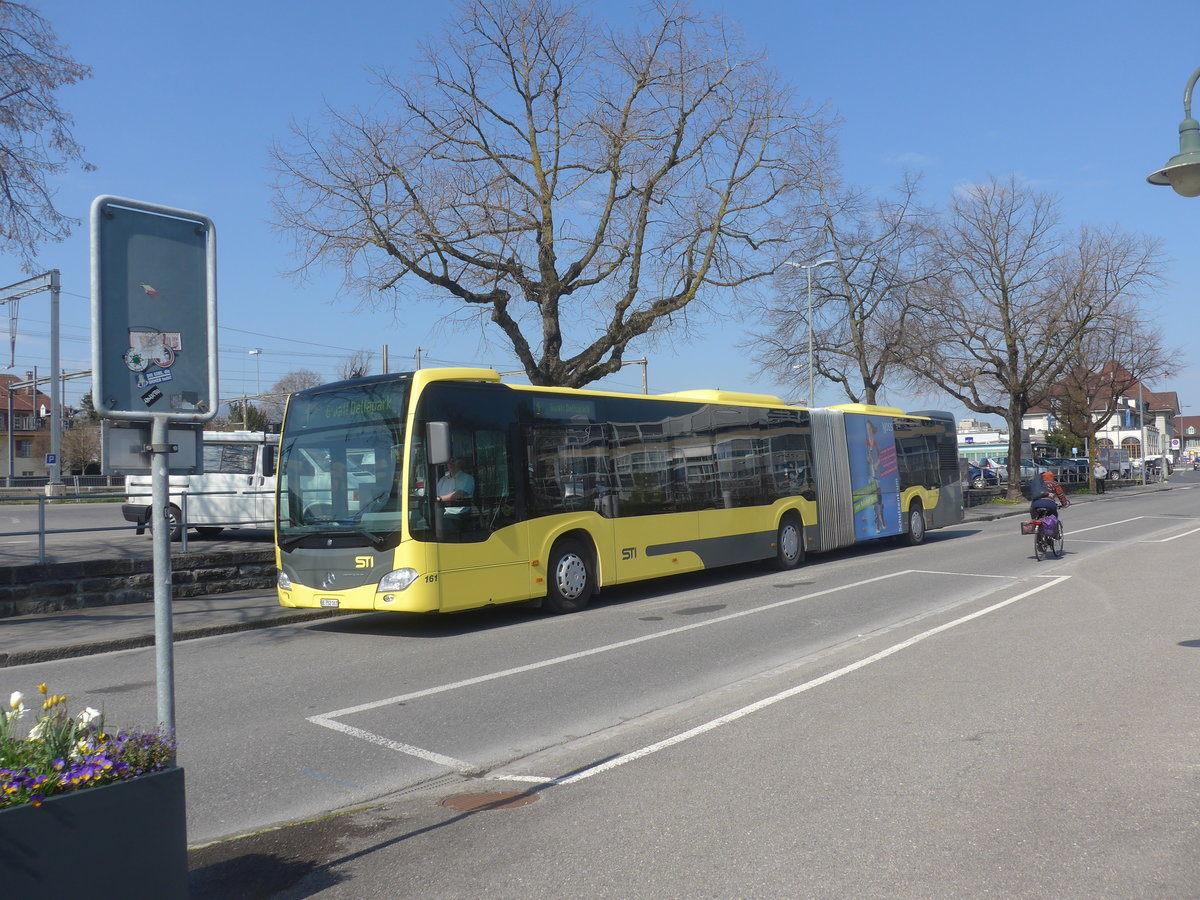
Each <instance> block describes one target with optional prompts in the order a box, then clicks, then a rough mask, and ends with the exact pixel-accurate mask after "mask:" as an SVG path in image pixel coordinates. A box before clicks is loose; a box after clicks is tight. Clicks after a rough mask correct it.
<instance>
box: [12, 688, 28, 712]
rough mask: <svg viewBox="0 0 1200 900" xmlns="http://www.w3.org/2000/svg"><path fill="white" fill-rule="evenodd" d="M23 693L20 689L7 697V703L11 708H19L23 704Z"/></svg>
mask: <svg viewBox="0 0 1200 900" xmlns="http://www.w3.org/2000/svg"><path fill="white" fill-rule="evenodd" d="M24 700H25V695H24V694H22V693H21V692H20V691H13V692H12V696H11V697H9V698H8V705H9V706H10V707H12V708H13V709H21V708H22V707H24V706H25V703H24Z"/></svg>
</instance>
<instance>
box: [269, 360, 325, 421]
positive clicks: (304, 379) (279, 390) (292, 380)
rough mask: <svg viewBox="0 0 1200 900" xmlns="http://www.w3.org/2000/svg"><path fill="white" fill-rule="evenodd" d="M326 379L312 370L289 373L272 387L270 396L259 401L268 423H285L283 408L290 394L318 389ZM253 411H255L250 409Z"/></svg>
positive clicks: (298, 370)
mask: <svg viewBox="0 0 1200 900" xmlns="http://www.w3.org/2000/svg"><path fill="white" fill-rule="evenodd" d="M325 381H326V379H324V378H322V377H321V376H320V375H318V374H317V373H316V372H314V371H312V370H311V369H297V370H296V371H294V372H288V373H287V374H286V375H284V376H283V377H282V378H280V379H279V380H278V381H277V382H275V384H274V385H273V386H272V387H271V391H270V393H268V394H264V395H263V396H262V397H261V398H260V399H259V406H260V407H262V413H263V416H264V417H265V419H266V420H267V421H268V422H274V423H275V424H277V425H278V424H279V423H280V422H282V421H283V408H284V406H285V405H286V404H287V398H288V394H294V393H295V392H296V391H302V390H304V389H305V388H310V387H316V386H317V385H318V384H324V383H325ZM250 409H251V411H252V410H253V409H254V408H253V407H251V408H250Z"/></svg>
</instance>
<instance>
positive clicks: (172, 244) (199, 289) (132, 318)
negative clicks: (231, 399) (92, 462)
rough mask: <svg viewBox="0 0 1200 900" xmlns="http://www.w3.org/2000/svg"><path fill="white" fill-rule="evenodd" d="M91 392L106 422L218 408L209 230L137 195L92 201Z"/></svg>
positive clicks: (193, 416)
mask: <svg viewBox="0 0 1200 900" xmlns="http://www.w3.org/2000/svg"><path fill="white" fill-rule="evenodd" d="M91 224H92V247H91V250H92V373H93V379H94V381H93V385H92V397H93V401H94V407H95V410H96V412H97V413H98V414H99V415H100V416H102V417H104V418H109V419H127V420H134V421H141V422H149V421H150V420H151V419H152V418H153V417H155V416H159V415H161V416H163V417H164V418H166V419H168V420H170V421H185V422H203V421H207V420H209V419H211V418H213V417H214V416H215V415H216V414H217V408H218V406H219V403H220V396H219V394H218V392H217V278H216V272H217V263H216V258H217V257H216V228H215V226H214V225H213V223H212V220H210V219H209V218H208V217H207V216H203V215H200V214H199V213H193V212H188V211H186V210H181V209H173V208H171V207H167V206H159V205H157V204H152V203H143V202H141V201H138V200H127V199H124V198H121V197H109V196H102V197H97V198H96V199H95V200H94V201H92V215H91Z"/></svg>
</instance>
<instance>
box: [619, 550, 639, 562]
mask: <svg viewBox="0 0 1200 900" xmlns="http://www.w3.org/2000/svg"><path fill="white" fill-rule="evenodd" d="M621 559H637V547H622V548H621Z"/></svg>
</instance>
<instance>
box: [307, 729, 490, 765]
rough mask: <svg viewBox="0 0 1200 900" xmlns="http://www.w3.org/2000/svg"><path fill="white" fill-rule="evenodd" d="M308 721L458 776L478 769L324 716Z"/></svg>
mask: <svg viewBox="0 0 1200 900" xmlns="http://www.w3.org/2000/svg"><path fill="white" fill-rule="evenodd" d="M308 721H310V722H312V723H313V724H314V725H324V726H325V727H326V728H332V729H333V730H334V731H340V732H341V733H342V734H348V735H350V736H351V737H356V738H361V739H362V740H364V741H366V742H368V743H370V744H378V745H379V746H380V747H386V748H387V749H389V750H395V751H397V752H398V753H405V754H407V755H409V756H415V757H417V758H418V759H424V760H427V761H428V762H431V763H436V764H437V765H439V766H445V767H446V768H447V769H454V770H455V771H456V772H458V773H459V774H460V775H478V774H479V768H478V767H477V766H473V765H471V764H470V763H468V762H463V761H462V760H461V759H455V758H454V757H452V756H443V755H442V754H441V753H435V752H434V751H432V750H424V749H422V748H421V747H414V746H412V745H411V744H402V743H400V742H399V741H392V740H388V739H387V738H385V737H383V736H382V735H378V734H372V733H371V732H370V731H364V730H363V729H361V728H355V727H354V726H353V725H347V724H345V723H344V722H334V721H332V720H331V719H327V718H325V717H324V716H309V717H308Z"/></svg>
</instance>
